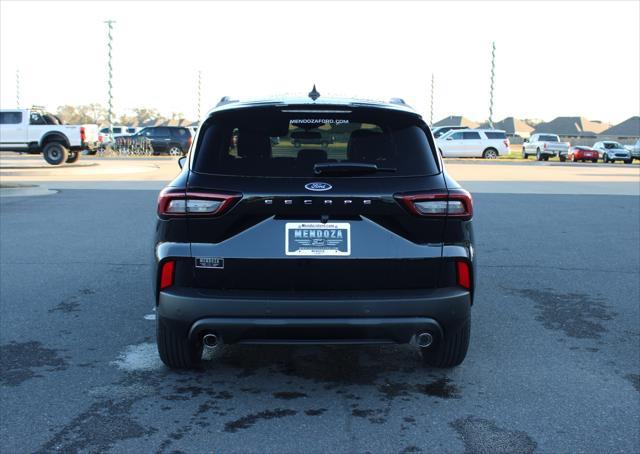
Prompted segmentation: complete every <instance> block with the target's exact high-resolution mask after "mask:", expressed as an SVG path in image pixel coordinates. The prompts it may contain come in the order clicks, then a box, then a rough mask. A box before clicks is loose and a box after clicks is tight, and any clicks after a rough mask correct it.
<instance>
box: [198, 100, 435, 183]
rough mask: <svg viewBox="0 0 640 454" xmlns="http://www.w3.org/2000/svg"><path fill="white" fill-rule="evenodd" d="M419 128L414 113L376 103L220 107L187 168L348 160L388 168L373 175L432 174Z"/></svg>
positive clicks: (283, 169) (298, 171)
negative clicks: (363, 105)
mask: <svg viewBox="0 0 640 454" xmlns="http://www.w3.org/2000/svg"><path fill="white" fill-rule="evenodd" d="M423 128H424V124H423V123H422V122H421V120H420V119H419V118H418V117H416V116H414V115H410V114H406V113H399V112H394V111H383V110H379V109H378V110H377V111H376V110H375V109H362V108H357V109H353V110H351V111H345V110H344V109H342V111H340V112H336V111H335V110H330V109H325V110H324V111H321V110H310V109H309V108H308V107H307V108H306V109H299V110H296V109H281V108H259V109H258V108H253V109H238V110H236V111H229V112H221V113H218V114H216V116H214V117H213V118H212V119H210V120H208V121H207V122H206V123H205V124H204V125H203V127H202V132H201V133H200V139H199V141H198V147H197V151H196V154H195V162H194V170H195V171H196V172H201V173H212V174H221V175H240V176H267V177H268V176H284V177H311V176H314V165H315V164H319V163H340V162H350V163H370V164H376V165H377V166H378V167H383V168H387V169H389V168H391V169H395V171H394V172H389V173H387V172H385V173H384V174H382V173H376V174H375V175H373V176H376V177H389V176H408V175H433V174H436V173H438V172H439V170H438V166H437V164H436V160H435V158H434V156H433V153H432V151H431V147H430V146H429V142H428V139H427V135H426V134H425V130H424V129H423ZM367 176H369V177H370V176H372V175H371V174H368V175H367Z"/></svg>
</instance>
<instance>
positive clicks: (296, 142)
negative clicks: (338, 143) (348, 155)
mask: <svg viewBox="0 0 640 454" xmlns="http://www.w3.org/2000/svg"><path fill="white" fill-rule="evenodd" d="M333 140H334V138H333V137H332V136H327V135H326V134H323V133H321V132H320V131H295V132H292V133H291V143H292V144H293V146H294V147H301V146H302V145H320V146H322V147H326V146H327V145H329V144H332V143H333Z"/></svg>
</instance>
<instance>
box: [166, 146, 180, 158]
mask: <svg viewBox="0 0 640 454" xmlns="http://www.w3.org/2000/svg"><path fill="white" fill-rule="evenodd" d="M169 154H170V155H171V156H182V154H183V153H182V149H180V147H179V146H177V145H173V146H171V147H170V148H169Z"/></svg>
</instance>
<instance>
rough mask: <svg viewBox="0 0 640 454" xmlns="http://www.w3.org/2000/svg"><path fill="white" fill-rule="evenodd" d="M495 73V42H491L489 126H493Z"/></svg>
mask: <svg viewBox="0 0 640 454" xmlns="http://www.w3.org/2000/svg"><path fill="white" fill-rule="evenodd" d="M495 75H496V42H495V41H494V42H493V43H492V44H491V87H490V90H489V126H490V127H491V128H493V83H494V79H495Z"/></svg>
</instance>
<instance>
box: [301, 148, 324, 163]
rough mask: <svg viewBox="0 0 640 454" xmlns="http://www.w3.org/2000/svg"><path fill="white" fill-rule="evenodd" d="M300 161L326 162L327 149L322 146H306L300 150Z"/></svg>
mask: <svg viewBox="0 0 640 454" xmlns="http://www.w3.org/2000/svg"><path fill="white" fill-rule="evenodd" d="M298 160H299V161H309V162H313V163H314V164H315V163H317V162H324V161H326V160H327V151H326V150H323V149H321V148H309V149H307V148H305V149H303V150H300V151H298Z"/></svg>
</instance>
